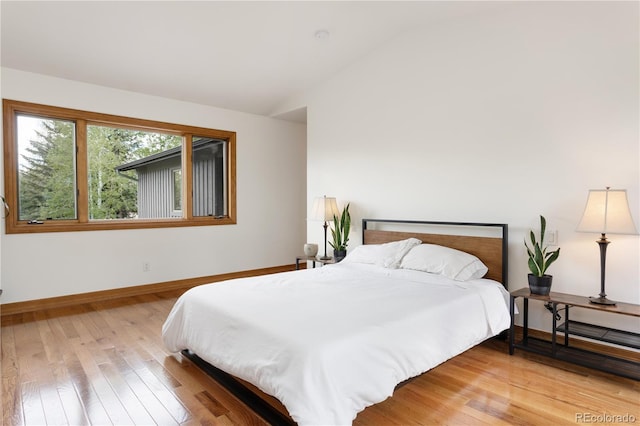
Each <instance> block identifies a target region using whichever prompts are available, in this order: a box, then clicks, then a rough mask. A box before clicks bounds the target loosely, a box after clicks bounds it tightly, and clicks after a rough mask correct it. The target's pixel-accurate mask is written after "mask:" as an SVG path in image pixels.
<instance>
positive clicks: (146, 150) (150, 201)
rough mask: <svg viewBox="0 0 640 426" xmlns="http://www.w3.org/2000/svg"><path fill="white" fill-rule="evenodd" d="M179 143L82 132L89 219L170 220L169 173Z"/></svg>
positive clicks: (90, 129) (110, 131)
mask: <svg viewBox="0 0 640 426" xmlns="http://www.w3.org/2000/svg"><path fill="white" fill-rule="evenodd" d="M181 150H182V137H180V136H175V135H167V134H163V133H154V132H145V131H140V130H131V129H121V128H115V127H106V126H98V125H89V126H87V166H88V170H87V172H88V191H89V194H88V195H89V219H93V220H96V219H138V218H140V219H152V218H169V217H175V214H172V213H173V212H174V208H173V207H174V205H173V172H172V170H174V169H178V170H182V159H181V157H182V156H181Z"/></svg>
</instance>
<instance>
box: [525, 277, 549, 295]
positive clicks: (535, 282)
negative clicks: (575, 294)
mask: <svg viewBox="0 0 640 426" xmlns="http://www.w3.org/2000/svg"><path fill="white" fill-rule="evenodd" d="M552 279H553V276H551V275H543V276H541V277H538V276H536V275H533V274H529V290H530V291H531V294H539V295H542V296H547V295H548V294H549V292H550V291H551V280H552Z"/></svg>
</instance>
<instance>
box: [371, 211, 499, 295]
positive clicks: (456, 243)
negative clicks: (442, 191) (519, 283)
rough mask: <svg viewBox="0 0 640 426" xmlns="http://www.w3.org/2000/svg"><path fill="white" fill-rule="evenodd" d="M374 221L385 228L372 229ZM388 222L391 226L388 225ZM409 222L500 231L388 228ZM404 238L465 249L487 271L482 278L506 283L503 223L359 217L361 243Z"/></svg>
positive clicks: (376, 242)
mask: <svg viewBox="0 0 640 426" xmlns="http://www.w3.org/2000/svg"><path fill="white" fill-rule="evenodd" d="M376 225H378V226H380V225H382V226H383V227H384V228H385V229H372V228H375V227H376ZM389 225H391V226H389ZM402 225H410V227H411V228H413V227H414V226H415V227H417V228H420V229H427V228H430V227H435V228H441V229H445V230H447V229H456V231H458V230H460V231H461V232H465V230H466V231H469V230H470V229H472V228H476V229H479V228H482V229H489V230H490V231H491V232H492V233H498V234H500V236H499V237H493V236H491V237H488V236H469V235H464V234H463V235H459V234H457V233H456V234H455V235H452V234H444V233H443V234H426V233H422V232H413V231H407V230H402V231H394V230H388V229H386V228H389V227H391V228H392V227H394V226H397V227H402ZM407 238H417V239H419V240H421V241H422V242H423V243H428V244H438V245H441V246H446V247H451V248H454V249H456V250H461V251H465V252H467V253H470V254H472V255H474V256H476V257H477V258H478V259H480V260H481V261H482V262H483V263H484V264H485V265H487V268H488V269H489V271H488V272H487V275H486V276H485V278H489V279H492V280H496V281H498V282H500V283H502V285H504V287H505V288H507V289H508V287H507V266H508V262H507V260H508V256H507V252H508V250H507V247H508V246H507V244H508V226H507V224H504V223H470V222H433V221H415V220H387V219H362V243H363V244H383V243H389V242H392V241H400V240H404V239H407Z"/></svg>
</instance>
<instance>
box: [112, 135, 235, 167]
mask: <svg viewBox="0 0 640 426" xmlns="http://www.w3.org/2000/svg"><path fill="white" fill-rule="evenodd" d="M211 142H224V141H223V140H222V139H213V138H202V139H198V140H197V141H196V142H194V143H193V150H194V151H198V150H200V149H204V148H206V145H207V144H209V143H211ZM181 153H182V146H177V147H175V148H171V149H167V150H166V151H162V152H158V153H157V154H153V155H149V156H147V157H144V158H141V159H139V160H135V161H131V162H129V163H125V164H121V165H119V166H117V167H116V171H118V172H125V171H127V170H135V169H138V168H140V167H143V166H148V165H149V164H153V163H157V162H159V161H164V160H166V159H169V158H172V157H177V156H179V155H180V154H181Z"/></svg>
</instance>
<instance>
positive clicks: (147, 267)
mask: <svg viewBox="0 0 640 426" xmlns="http://www.w3.org/2000/svg"><path fill="white" fill-rule="evenodd" d="M150 270H151V263H149V262H142V272H149V271H150Z"/></svg>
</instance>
